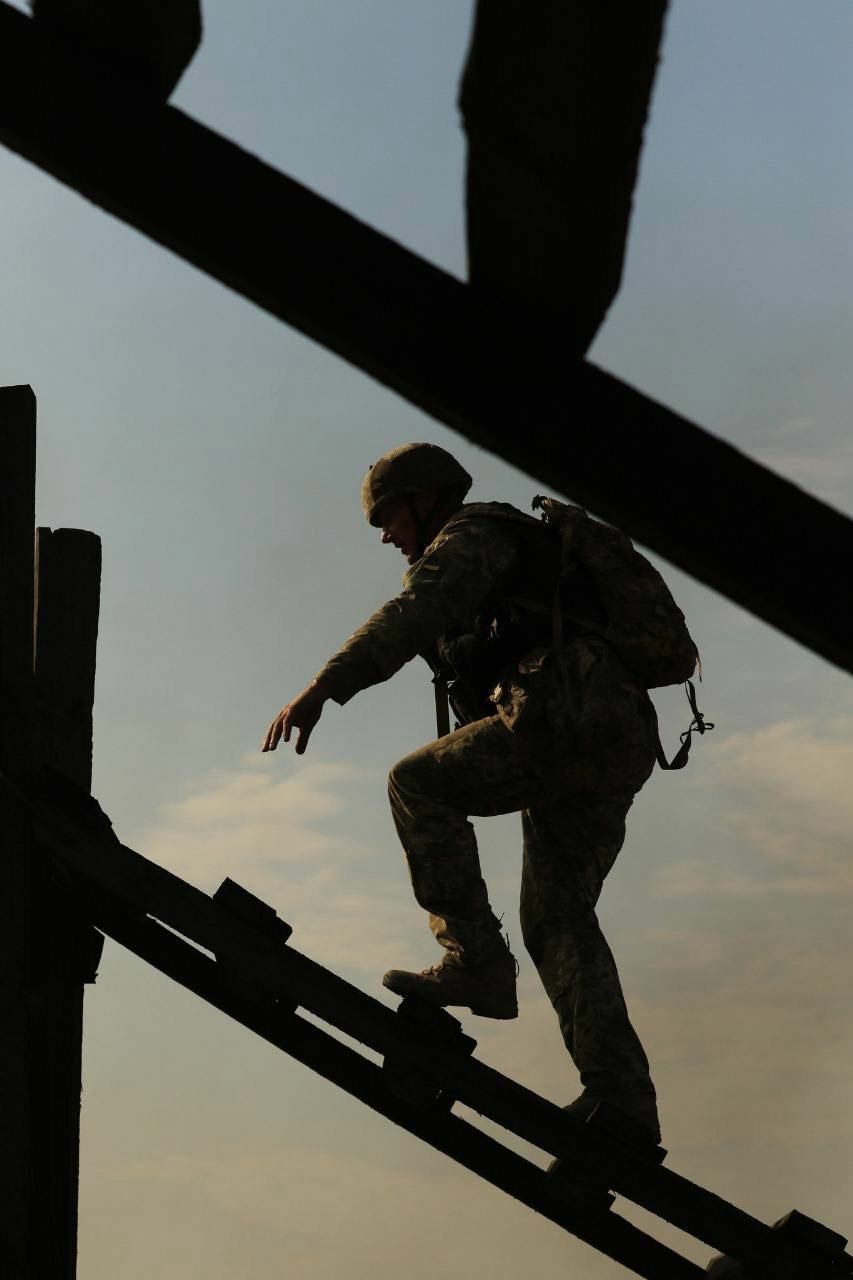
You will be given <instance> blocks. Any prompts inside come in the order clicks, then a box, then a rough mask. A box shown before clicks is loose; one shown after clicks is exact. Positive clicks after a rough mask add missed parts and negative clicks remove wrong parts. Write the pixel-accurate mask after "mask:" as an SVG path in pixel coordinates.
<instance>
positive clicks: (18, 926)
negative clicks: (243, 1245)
mask: <svg viewBox="0 0 853 1280" xmlns="http://www.w3.org/2000/svg"><path fill="white" fill-rule="evenodd" d="M35 425H36V403H35V397H34V395H33V393H32V391H31V390H30V388H29V387H3V388H0V769H2V770H3V772H4V773H6V774H8V775H10V776H11V777H13V778H15V779H17V780H19V781H20V780H26V778H27V776H28V775H29V774H30V773H31V771H32V768H33V763H34V761H33V733H32V729H33V702H32V683H33V674H32V670H33V527H34V525H35ZM0 852H1V853H2V856H0V1026H2V1049H0V1271H2V1272H3V1274H4V1275H6V1276H8V1277H9V1278H10V1280H30V1277H31V1276H34V1275H35V1274H36V1272H35V1271H34V1270H33V1268H32V1266H31V1263H32V1262H33V1255H32V1241H33V1238H34V1234H35V1224H34V1217H35V1208H36V1202H37V1190H36V1186H35V1167H34V1158H33V1155H34V1153H33V1141H32V1138H33V1133H32V1118H33V1112H34V1097H33V1080H32V1052H31V1051H32V1044H31V1037H30V1012H31V1009H30V1006H31V1001H30V995H31V985H30V971H31V959H32V950H33V945H32V944H33V914H34V912H33V885H32V871H33V860H32V856H31V855H32V831H31V826H30V822H29V820H28V818H27V816H26V814H24V813H22V812H21V810H20V808H19V807H18V806H17V805H16V804H14V803H13V802H10V801H9V800H8V799H6V798H4V797H2V796H0Z"/></svg>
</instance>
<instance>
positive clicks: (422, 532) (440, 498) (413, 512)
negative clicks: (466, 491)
mask: <svg viewBox="0 0 853 1280" xmlns="http://www.w3.org/2000/svg"><path fill="white" fill-rule="evenodd" d="M406 506H407V507H408V509H409V514H410V516H411V517H412V520H413V521H414V525H415V529H416V531H417V535H418V546H417V551H418V558H420V557H421V556H422V555H423V553H424V552H425V551H426V549H427V547H428V546H429V544H430V543H431V542H432V538H431V537H430V528H431V527H432V524H433V521H434V520H435V518H436V516H437V515H438V514H439V513H440V512H441V511H442V510H443V509H444V508H445V507H446V508H447V509H448V515H450V514H451V512H452V511H454V510H455V509H456V507H455V504H454V503H453V501H452V500H451V499H449V498H448V496H447V494H446V493H445V494H441V493H439V494H437V495H436V499H435V502H433V504H432V506H431V507H430V508H429V510H428V511H426V512H425V513H424V514H423V515H421V513H420V512H419V511H418V508H417V505H416V503H415V499H414V497H413V496H412V494H410V493H408V494H406Z"/></svg>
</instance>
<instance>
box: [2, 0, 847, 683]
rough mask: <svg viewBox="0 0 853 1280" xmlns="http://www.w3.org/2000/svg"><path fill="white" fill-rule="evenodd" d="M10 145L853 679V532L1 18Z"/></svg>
mask: <svg viewBox="0 0 853 1280" xmlns="http://www.w3.org/2000/svg"><path fill="white" fill-rule="evenodd" d="M0 140H2V141H3V142H4V143H5V144H6V145H7V146H9V147H11V148H12V149H13V150H15V151H17V152H19V153H20V154H21V155H23V156H26V157H27V158H28V159H30V160H32V161H34V162H35V163H36V164H38V165H40V166H41V167H42V168H43V169H45V170H46V171H48V172H49V173H52V174H53V175H54V176H55V177H57V178H59V179H60V180H61V181H63V182H66V183H67V184H68V185H69V186H72V187H74V188H75V189H76V190H78V191H79V192H81V194H83V195H84V196H85V197H86V198H87V199H89V200H92V201H93V202H94V203H96V204H98V205H100V206H101V207H102V208H104V209H106V210H108V211H109V212H111V213H113V214H115V215H116V216H118V217H120V218H123V219H124V220H125V221H126V222H128V223H130V224H131V225H132V226H135V227H137V228H138V229H139V230H140V231H142V232H144V233H145V234H146V235H149V236H151V238H152V239H154V240H157V241H159V242H160V243H161V244H163V245H165V246H166V247H167V248H169V249H171V250H172V251H173V252H175V253H177V254H180V255H181V256H182V257H184V258H185V259H186V260H187V261H188V262H191V263H193V264H194V265H196V266H198V267H200V268H201V269H202V270H203V271H206V272H207V273H208V274H210V275H212V276H214V277H215V278H216V279H218V280H220V281H222V283H224V284H226V285H228V286H229V287H230V288H232V289H235V290H236V291H237V292H239V293H242V294H243V295H244V296H245V297H247V298H249V299H251V300H252V301H253V302H256V303H257V304H258V305H259V306H262V307H264V308H266V310H268V311H270V312H271V313H272V314H273V315H276V316H278V317H280V318H281V319H282V320H285V321H287V322H288V323H289V324H292V325H294V326H295V327H297V328H298V329H300V330H301V331H302V332H303V333H306V334H308V335H309V336H310V337H312V338H314V339H315V340H316V341H318V342H321V343H323V344H324V345H325V346H327V347H329V348H330V349H331V350H332V351H335V352H336V353H337V354H338V355H340V356H343V357H344V358H345V359H347V360H349V361H351V362H352V363H353V364H355V365H357V366H358V367H359V368H361V369H363V370H364V371H365V372H367V373H369V374H370V375H371V376H372V377H375V378H377V379H378V380H379V381H381V382H383V383H385V384H386V385H387V386H389V387H391V388H393V390H395V391H397V392H398V393H399V394H400V395H402V396H405V397H406V398H407V399H408V400H410V401H411V402H412V403H414V404H416V405H419V406H420V407H421V408H423V409H425V410H426V411H427V412H428V413H431V414H432V415H433V416H434V417H436V418H437V419H439V420H440V421H442V422H444V423H447V424H448V425H449V426H451V427H453V428H454V429H455V430H457V431H459V432H461V433H462V434H463V435H465V436H466V437H467V438H468V439H470V440H472V441H473V442H474V443H476V444H478V445H481V446H482V447H483V448H486V449H489V450H491V451H492V452H494V453H496V454H498V455H499V456H501V457H503V458H505V459H506V460H507V461H508V462H510V463H512V464H513V465H515V466H517V467H520V468H521V469H522V470H524V471H526V472H527V473H528V474H529V475H531V476H533V477H535V478H536V479H537V480H538V481H541V482H542V484H543V485H546V486H548V487H550V488H552V489H555V490H557V491H559V492H561V493H564V494H567V495H568V496H569V497H571V498H574V499H575V500H577V501H580V502H582V503H583V504H584V505H586V506H588V507H590V508H591V509H592V510H593V511H595V512H597V513H598V514H599V515H601V516H603V517H605V518H606V519H608V520H611V521H613V522H615V523H618V524H619V525H620V526H621V527H622V528H624V529H625V530H626V531H627V532H628V533H629V534H630V535H631V536H632V537H634V538H636V539H638V540H639V541H640V542H642V543H645V544H646V545H647V546H649V547H651V548H652V549H653V550H654V551H657V552H659V553H660V554H661V555H663V556H665V557H667V558H668V559H669V560H671V561H672V562H673V563H674V564H677V565H679V566H680V567H681V568H683V569H685V570H686V571H687V572H689V573H691V574H693V575H695V576H696V577H697V578H699V579H701V580H702V581H704V582H706V583H708V584H709V585H710V586H712V587H714V588H716V589H717V590H719V591H721V592H723V593H724V594H726V595H728V596H729V597H730V598H731V599H732V600H735V601H737V602H738V603H739V604H741V605H743V606H744V607H745V608H747V609H749V610H751V611H752V612H753V613H755V614H757V615H758V616H759V617H761V618H763V619H764V620H765V621H767V622H769V623H771V624H772V625H774V626H776V627H779V628H780V629H781V630H782V631H785V632H787V633H788V634H789V635H791V636H793V637H794V638H795V639H797V640H799V641H800V642H801V643H803V644H805V645H808V646H810V647H811V648H812V649H814V650H815V651H816V652H817V653H820V654H822V655H823V656H824V657H826V658H828V659H829V660H831V661H832V662H835V663H837V664H838V665H839V666H841V667H844V668H845V669H846V670H849V671H853V646H851V643H850V634H849V633H850V627H849V616H848V615H849V610H848V606H847V603H846V599H845V596H844V592H843V591H842V590H841V589H839V583H842V582H844V581H845V575H846V571H847V566H848V565H849V564H850V563H851V559H853V523H851V521H849V520H848V519H846V517H844V516H842V515H840V514H839V513H838V512H836V511H833V510H832V509H831V508H829V507H828V506H826V505H825V504H823V503H821V502H819V501H817V500H816V499H814V498H812V497H810V496H809V495H808V494H806V493H804V492H803V491H802V490H800V489H798V488H797V487H796V486H795V485H792V484H789V483H787V482H786V481H784V480H781V479H780V478H779V477H777V476H775V475H773V473H772V472H770V471H768V470H767V469H766V468H764V467H761V466H759V465H758V464H756V463H754V462H752V461H750V460H749V459H748V458H746V457H745V456H744V455H743V454H741V453H739V452H738V451H737V450H736V449H734V448H732V447H731V446H729V445H727V444H725V443H723V442H722V441H720V440H717V439H715V438H714V437H713V436H711V435H710V434H708V433H707V432H705V431H703V430H701V428H699V427H697V426H694V425H693V424H691V423H689V422H687V421H686V420H685V419H683V418H681V417H679V416H678V415H677V414H675V413H673V412H671V411H670V410H668V409H666V408H664V407H663V406H662V405H659V404H657V403H655V401H653V400H651V399H650V398H649V397H647V396H644V395H642V394H641V393H640V392H638V391H636V390H634V389H632V388H631V387H628V386H627V385H626V384H625V383H623V382H620V381H619V379H618V378H615V377H613V376H611V375H609V374H607V373H605V372H603V371H602V370H600V369H597V368H596V367H595V366H594V365H591V364H589V363H586V362H580V363H571V362H567V363H565V366H564V367H560V362H559V360H556V361H555V358H554V354H553V351H552V352H551V354H550V356H549V355H547V351H548V346H547V344H543V343H542V342H541V326H539V325H538V324H537V323H536V317H535V316H530V315H527V314H525V315H519V314H518V313H515V312H511V311H509V310H503V311H502V310H501V309H500V308H498V307H495V306H489V307H484V306H482V305H481V304H480V303H479V301H478V299H477V297H476V295H475V293H474V291H473V290H472V289H471V288H469V287H468V286H466V285H464V284H462V283H461V282H460V281H458V280H456V279H454V278H453V277H452V276H450V275H448V274H447V273H445V272H443V271H440V270H438V269H437V268H436V267H434V266H432V265H431V264H429V263H427V262H425V261H423V259H421V258H418V257H417V256H416V255H415V254H413V253H410V252H409V251H408V250H406V249H404V248H402V247H401V246H400V245H398V244H395V243H394V242H393V241H391V240H389V239H388V238H387V237H385V236H382V235H380V234H379V233H378V232H376V231H374V230H372V229H371V228H370V227H367V226H365V225H364V224H363V223H360V222H358V221H357V219H355V218H353V217H351V216H350V215H349V214H347V213H345V212H343V211H342V210H341V209H338V208H336V207H335V206H334V205H332V204H330V203H329V202H328V201H326V200H323V199H321V198H320V197H319V196H316V195H314V194H313V193H312V192H310V191H308V190H307V189H306V188H305V187H302V186H300V185H299V184H298V183H296V182H294V181H292V180H291V179H289V178H287V177H284V176H283V175H282V174H280V173H277V172H276V171H275V170H274V169H272V168H270V167H269V166H267V165H265V164H263V163H262V162H261V161H259V160H257V159H256V158H255V157H253V156H251V155H249V154H247V153H246V152H244V151H241V150H240V148H239V147H236V146H235V145H234V144H233V143H230V142H228V141H227V140H226V139H225V138H222V137H221V136H219V135H218V134H216V133H213V132H212V131H211V130H209V129H206V128H204V126H203V125H200V124H198V123H196V122H195V121H193V120H191V119H190V118H189V117H187V116H186V115H184V114H182V113H181V112H180V111H177V110H175V109H174V108H170V107H152V106H149V105H145V104H143V103H141V102H138V101H133V100H132V99H130V98H128V95H127V91H126V89H125V88H124V86H123V85H122V84H121V82H120V81H118V80H116V79H113V80H111V79H110V77H109V76H108V75H107V73H106V71H105V70H104V69H103V68H98V69H97V74H95V69H93V68H92V67H88V68H87V67H85V66H83V65H82V63H81V62H80V61H79V60H77V61H74V62H71V61H67V60H62V59H61V58H59V56H58V55H57V53H56V51H55V50H53V49H51V48H50V47H49V46H48V45H47V44H46V43H45V42H44V41H43V40H41V39H40V38H39V35H38V32H37V30H36V28H35V24H34V23H33V22H32V21H31V20H30V19H28V18H27V17H25V16H24V15H23V14H21V13H18V12H17V11H16V10H14V9H10V8H9V6H8V5H3V4H0Z"/></svg>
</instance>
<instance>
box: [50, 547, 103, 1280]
mask: <svg viewBox="0 0 853 1280" xmlns="http://www.w3.org/2000/svg"><path fill="white" fill-rule="evenodd" d="M100 582H101V543H100V539H99V538H98V537H96V536H95V534H93V533H87V532H85V531H84V530H82V529H58V530H56V531H55V532H51V530H50V529H39V530H38V534H37V537H36V600H35V615H36V629H35V700H36V708H37V717H36V742H37V753H38V758H39V764H40V765H41V766H43V767H47V768H50V769H53V770H55V771H56V772H58V773H62V774H64V775H65V776H66V777H67V778H68V779H70V781H72V782H74V783H75V784H76V785H77V786H79V787H80V788H81V789H83V790H84V791H89V790H90V788H91V784H92V701H93V698H94V695H95V650H96V642H97V635H98V603H99V593H100ZM44 908H45V936H44V940H43V945H42V951H41V959H42V965H41V974H40V977H41V981H42V992H43V1018H42V1019H40V1021H39V1023H38V1026H37V1027H35V1028H34V1035H35V1037H36V1042H37V1052H36V1055H35V1060H36V1068H35V1076H36V1079H37V1081H38V1093H39V1096H40V1097H41V1098H42V1099H43V1107H42V1109H41V1111H40V1112H39V1116H38V1117H37V1123H38V1121H40V1122H41V1128H42V1136H41V1141H40V1142H39V1148H40V1150H42V1151H43V1152H44V1153H45V1156H46V1159H45V1162H44V1167H43V1170H42V1175H43V1181H42V1185H43V1187H44V1193H45V1196H46V1205H47V1208H48V1213H49V1219H50V1222H51V1230H50V1233H49V1234H50V1242H49V1244H48V1251H47V1253H46V1256H45V1257H44V1258H43V1265H44V1266H45V1268H46V1270H45V1272H44V1274H45V1275H49V1276H50V1278H51V1280H54V1278H55V1280H74V1277H75V1275H76V1266H77V1194H78V1184H79V1172H80V1159H79V1156H80V1093H81V1078H82V1051H83V984H84V983H85V982H93V981H94V979H95V970H96V969H97V965H98V960H99V959H100V954H101V947H102V946H103V937H102V935H101V934H99V933H97V932H96V930H94V929H93V928H92V927H91V926H90V925H88V924H87V923H86V922H85V921H84V920H83V919H81V918H80V917H79V916H78V915H77V914H76V913H75V911H74V909H73V905H72V904H71V903H70V902H69V900H68V898H66V897H62V896H60V895H57V893H56V892H55V891H54V890H52V889H50V887H48V890H47V893H46V897H45V902H44Z"/></svg>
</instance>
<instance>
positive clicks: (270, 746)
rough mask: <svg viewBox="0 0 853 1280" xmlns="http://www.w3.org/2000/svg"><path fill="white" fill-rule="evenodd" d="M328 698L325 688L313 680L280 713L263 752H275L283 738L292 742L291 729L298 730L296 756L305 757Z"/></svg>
mask: <svg viewBox="0 0 853 1280" xmlns="http://www.w3.org/2000/svg"><path fill="white" fill-rule="evenodd" d="M328 696H329V695H328V693H326V691H325V689H324V688H323V686H322V685H321V684H319V683H318V682H317V681H316V680H312V681H311V683H310V684H309V686H308V688H307V689H303V690H302V692H301V693H300V694H299V696H298V697H296V698H294V699H293V701H292V702H288V704H287V706H285V707H282V709H281V711H279V713H278V715H277V716H276V718H275V719H274V720H273V722H272V724H271V725H270V727H269V728H268V729H267V734H266V737H265V738H264V741H263V744H262V746H261V751H275V749H276V747H277V746H278V744H279V742H280V741H281V739H282V738H284V740H285V742H290V731H291V729H298V730H299V737H298V738H297V739H296V754H297V755H298V756H301V755H303V754H304V752H305V748H306V747H307V746H308V739H309V738H310V737H311V733H312V730H313V728H314V726H315V724H316V723H317V721H318V720H319V719H320V716H321V715H322V712H323V703H324V702H325V701H326V699H327V698H328Z"/></svg>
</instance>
